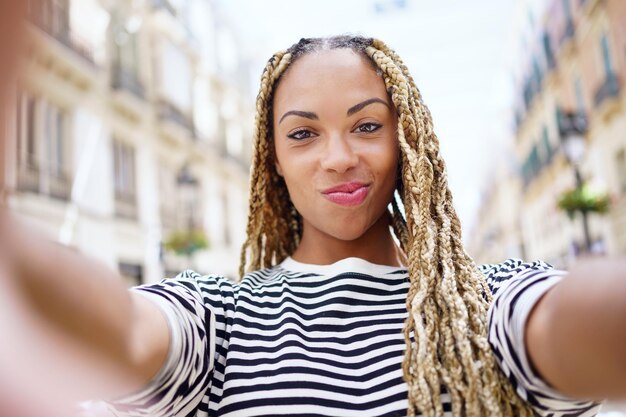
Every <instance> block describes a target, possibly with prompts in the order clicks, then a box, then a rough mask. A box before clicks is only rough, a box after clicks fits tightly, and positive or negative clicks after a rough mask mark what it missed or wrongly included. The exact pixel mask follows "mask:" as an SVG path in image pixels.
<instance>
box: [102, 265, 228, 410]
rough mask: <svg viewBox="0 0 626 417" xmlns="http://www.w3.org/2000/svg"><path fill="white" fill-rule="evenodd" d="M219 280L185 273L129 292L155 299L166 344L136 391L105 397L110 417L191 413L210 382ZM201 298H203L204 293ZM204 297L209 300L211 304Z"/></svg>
mask: <svg viewBox="0 0 626 417" xmlns="http://www.w3.org/2000/svg"><path fill="white" fill-rule="evenodd" d="M218 287H219V283H218V278H216V277H212V276H205V277H201V276H200V275H198V274H196V273H195V272H192V271H185V272H182V273H181V274H179V275H178V276H177V277H176V278H174V279H165V280H163V281H161V282H160V283H158V284H152V285H145V286H140V287H135V288H133V289H131V291H133V292H135V293H137V294H139V295H141V296H143V297H146V298H148V299H149V300H151V301H152V302H154V303H155V305H157V306H158V307H159V309H160V310H161V312H162V314H163V315H164V317H165V318H166V320H167V324H168V327H169V332H170V345H169V350H168V354H167V357H166V360H165V363H164V364H163V366H162V367H161V369H160V371H159V372H158V373H157V375H155V377H154V378H152V380H151V381H150V382H149V383H148V384H147V385H146V386H145V387H144V388H142V389H141V390H140V391H138V392H135V393H133V394H130V395H128V396H125V397H124V398H120V399H117V400H113V401H108V406H109V409H110V411H111V412H112V413H113V415H115V416H120V417H121V416H124V417H144V416H146V417H147V416H150V417H165V416H173V415H190V413H191V412H192V411H193V410H195V409H196V408H197V407H198V404H199V403H200V402H201V400H202V398H203V397H204V395H205V393H206V390H207V387H208V386H209V384H210V380H211V376H212V371H213V369H214V362H215V349H216V336H215V334H216V326H215V320H216V312H217V314H220V311H222V312H223V308H222V306H221V305H220V304H221V300H220V297H216V296H215V295H216V294H219V288H218ZM203 296H204V297H203ZM205 298H211V300H208V301H210V303H208V304H207V303H206V302H205Z"/></svg>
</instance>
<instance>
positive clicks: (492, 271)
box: [478, 258, 554, 294]
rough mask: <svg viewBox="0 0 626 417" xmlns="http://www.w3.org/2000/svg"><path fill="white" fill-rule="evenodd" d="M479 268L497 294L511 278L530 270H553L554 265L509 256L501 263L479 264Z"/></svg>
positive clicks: (493, 291)
mask: <svg viewBox="0 0 626 417" xmlns="http://www.w3.org/2000/svg"><path fill="white" fill-rule="evenodd" d="M478 270H479V271H480V272H481V273H482V274H483V275H484V276H485V279H486V280H487V284H488V285H489V288H490V289H491V292H492V293H493V294H495V293H496V292H497V291H498V289H499V288H500V286H501V285H502V284H504V283H505V282H508V281H510V280H511V279H513V278H515V277H518V276H520V275H521V274H524V273H526V272H529V271H537V272H540V271H551V270H554V267H553V266H552V265H550V264H549V263H547V262H545V261H542V260H534V261H525V260H523V259H519V258H508V259H506V260H504V261H503V262H500V263H485V264H481V265H478Z"/></svg>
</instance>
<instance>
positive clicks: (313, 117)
mask: <svg viewBox="0 0 626 417" xmlns="http://www.w3.org/2000/svg"><path fill="white" fill-rule="evenodd" d="M287 116H300V117H305V118H307V119H311V120H319V117H318V116H317V114H315V113H313V112H311V111H302V110H289V111H288V112H287V113H285V114H283V116H282V117H281V118H280V120H279V121H278V124H280V123H281V122H282V121H283V119H284V118H285V117H287Z"/></svg>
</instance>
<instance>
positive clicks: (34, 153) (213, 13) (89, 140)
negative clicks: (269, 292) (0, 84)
mask: <svg viewBox="0 0 626 417" xmlns="http://www.w3.org/2000/svg"><path fill="white" fill-rule="evenodd" d="M29 13H30V20H31V22H32V24H30V26H29V39H30V40H29V49H28V60H27V62H26V64H25V66H24V71H23V74H22V77H21V81H20V85H19V86H18V88H17V91H16V94H15V95H16V111H15V114H13V115H11V117H10V120H13V121H14V123H11V124H10V125H9V129H10V134H11V136H10V137H13V138H15V140H14V141H13V142H12V143H11V149H10V152H8V154H9V155H8V159H9V160H8V161H7V167H8V172H7V182H8V185H9V189H10V190H12V191H11V197H10V205H11V206H12V207H13V209H14V211H15V212H16V213H18V214H19V215H20V216H21V217H23V218H24V219H25V220H26V221H27V222H29V223H31V224H33V225H35V226H36V227H38V228H39V229H40V230H42V231H43V232H44V233H46V234H47V235H48V236H49V237H50V238H52V239H55V240H59V241H61V242H63V243H65V244H67V245H70V246H72V247H74V248H76V249H77V250H79V251H81V252H83V253H85V254H87V255H89V256H92V257H94V258H97V259H99V260H100V261H102V262H104V263H105V264H107V265H108V266H110V267H111V268H114V269H116V270H118V271H120V273H121V275H122V276H124V277H125V278H126V279H127V280H128V282H129V284H137V283H148V282H154V281H157V280H159V279H161V278H163V277H165V276H168V275H172V274H175V273H176V272H178V271H180V270H182V269H185V268H195V269H197V270H199V271H200V272H204V273H209V272H210V273H220V274H225V275H227V276H230V277H235V276H236V271H237V267H238V262H239V250H240V246H241V243H242V242H243V238H244V236H245V221H246V214H247V203H246V201H247V194H248V185H247V184H248V175H249V162H248V161H249V160H250V155H251V144H250V142H251V135H252V122H253V103H251V102H249V101H250V100H249V98H248V97H249V94H247V92H242V91H240V89H239V88H238V87H237V84H236V83H235V82H234V81H232V80H230V79H229V78H228V76H227V75H228V74H224V73H223V71H222V64H221V62H220V60H219V56H220V52H219V48H220V43H219V42H218V41H217V39H219V38H220V37H224V36H228V28H227V27H224V25H218V24H217V23H216V22H217V21H218V20H219V19H218V16H217V14H218V13H219V11H218V10H217V9H216V8H215V7H214V4H213V3H212V2H210V1H204V0H196V1H193V0H178V1H174V0H171V1H168V0H142V1H133V2H126V1H99V0H30V1H29ZM232 45H233V43H232V42H231V43H230V45H229V47H231V48H232V47H233V46H232ZM235 46H236V45H235ZM230 65H231V66H232V65H233V64H232V63H231V64H230ZM236 65H237V62H235V66H236ZM238 70H240V71H245V70H246V69H245V68H238ZM192 230H193V231H194V233H195V234H197V235H200V236H202V238H203V239H202V240H206V241H207V242H206V243H208V247H207V248H203V246H204V245H201V246H200V250H197V251H194V250H193V248H192V249H191V250H179V251H178V253H176V252H174V251H173V250H170V249H168V248H169V247H170V246H171V245H167V244H166V243H168V242H170V241H171V240H172V236H174V235H176V234H177V235H179V236H191V235H192V233H191V231H192ZM192 243H194V242H192ZM195 243H197V242H195ZM185 247H190V245H186V246H185ZM183 249H184V248H183Z"/></svg>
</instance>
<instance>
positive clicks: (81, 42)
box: [28, 0, 96, 64]
mask: <svg viewBox="0 0 626 417" xmlns="http://www.w3.org/2000/svg"><path fill="white" fill-rule="evenodd" d="M28 10H29V19H30V20H31V21H32V22H33V23H34V24H35V25H37V26H38V27H39V28H40V29H41V30H43V31H44V32H46V33H47V34H48V35H50V36H51V37H53V38H55V39H56V40H58V41H59V42H60V43H62V44H63V45H65V46H66V47H68V48H70V49H71V50H73V51H74V52H75V53H76V54H77V55H79V56H80V57H81V58H83V59H84V60H85V61H87V62H89V63H90V64H95V62H96V61H95V58H94V51H93V48H92V47H91V45H90V44H89V42H87V41H86V40H85V39H83V38H81V37H80V36H78V34H76V33H75V32H72V30H71V28H70V18H69V6H67V5H66V7H62V6H61V5H60V4H59V3H58V2H55V1H52V0H29V7H28Z"/></svg>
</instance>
